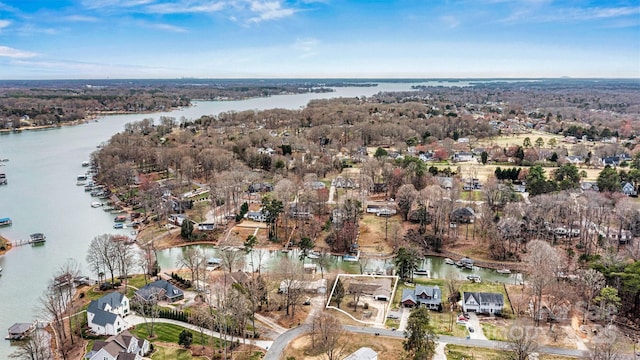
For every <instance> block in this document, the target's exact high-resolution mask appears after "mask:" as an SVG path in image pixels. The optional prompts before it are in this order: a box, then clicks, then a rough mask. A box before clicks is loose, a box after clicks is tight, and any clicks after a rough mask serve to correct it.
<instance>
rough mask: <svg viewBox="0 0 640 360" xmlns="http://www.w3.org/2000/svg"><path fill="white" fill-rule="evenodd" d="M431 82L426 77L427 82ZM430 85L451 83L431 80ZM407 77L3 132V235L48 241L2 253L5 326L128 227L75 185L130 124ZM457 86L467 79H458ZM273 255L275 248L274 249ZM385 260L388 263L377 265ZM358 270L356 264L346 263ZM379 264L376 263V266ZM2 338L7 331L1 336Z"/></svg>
mask: <svg viewBox="0 0 640 360" xmlns="http://www.w3.org/2000/svg"><path fill="white" fill-rule="evenodd" d="M425 84H426V83H425ZM429 84H445V83H442V82H439V83H436V82H431V83H429ZM411 85H413V84H409V83H381V84H380V86H378V87H353V88H338V89H336V92H333V93H325V94H300V95H283V96H273V97H269V98H258V99H250V100H243V101H228V102H213V101H206V102H205V101H203V102H196V103H195V106H193V107H189V108H185V109H181V110H176V111H173V112H165V113H155V114H138V115H114V116H108V117H103V118H100V119H99V121H98V122H91V123H88V124H84V125H78V126H73V127H63V128H58V129H47V130H39V131H23V132H21V133H11V134H3V135H0V159H4V158H8V159H9V160H10V161H9V162H6V163H3V164H4V165H5V166H2V167H0V172H5V173H7V178H8V181H9V184H8V185H7V186H0V218H1V217H11V218H12V220H13V226H11V227H6V228H0V234H2V235H3V236H5V237H7V238H8V239H10V240H13V241H16V240H21V239H27V238H28V237H29V234H31V233H35V232H43V233H44V234H45V235H46V236H47V242H46V244H45V245H44V246H39V247H32V246H28V245H27V246H20V247H15V248H14V249H12V250H11V251H10V252H9V253H8V254H6V255H3V256H0V266H1V267H2V268H3V271H2V273H1V276H0V291H2V293H3V294H4V296H2V298H1V300H0V332H4V331H6V329H8V328H9V326H11V325H12V324H13V323H15V322H31V321H32V320H34V319H35V318H37V317H39V316H40V314H38V312H37V305H38V298H39V296H40V295H41V294H42V292H43V290H44V289H45V288H46V286H47V281H48V280H50V279H51V278H52V274H53V273H54V272H55V271H56V270H57V269H59V268H60V266H61V265H63V264H64V262H65V261H66V259H68V258H73V259H76V260H77V261H78V262H79V263H80V265H81V267H82V269H83V273H84V274H87V275H91V276H93V277H95V275H94V274H89V273H88V271H87V268H86V264H85V255H86V251H87V246H88V243H89V242H90V241H91V240H92V239H93V238H94V237H95V236H97V235H100V234H105V233H113V232H117V231H121V232H123V233H128V231H129V230H114V229H113V228H112V225H113V217H114V215H112V214H109V213H105V212H104V211H102V210H101V209H100V208H97V209H94V208H91V206H90V204H91V202H92V201H95V199H94V198H92V197H90V196H89V194H88V193H85V192H84V191H83V188H82V187H80V186H76V185H75V177H76V175H79V174H83V173H84V172H85V170H86V168H83V167H81V163H82V162H83V161H85V160H88V159H89V156H90V154H91V153H92V152H93V151H95V150H96V146H97V145H99V144H100V143H102V142H105V141H107V140H108V139H109V138H110V137H111V136H112V135H113V134H115V133H117V132H120V131H121V130H122V129H123V126H124V125H125V124H126V123H129V122H134V121H139V120H141V119H143V118H148V117H152V118H155V119H159V117H160V116H172V117H175V118H178V119H179V118H181V117H183V116H184V117H185V118H187V119H196V118H198V117H200V116H202V115H212V114H213V115H215V114H219V113H220V112H223V111H231V110H235V111H243V110H251V109H256V110H261V109H267V108H286V109H299V108H300V107H303V106H304V105H306V104H307V102H308V101H309V100H311V99H319V98H331V97H353V96H371V95H373V94H375V93H377V92H379V91H407V90H410V88H411ZM454 85H456V86H460V85H466V83H463V82H456V83H455V84H454ZM179 251H180V250H178V249H172V250H167V251H165V252H163V253H162V254H161V256H160V257H161V260H162V263H163V264H162V266H163V267H165V268H171V267H175V257H176V256H177V254H178V253H179ZM273 256H275V255H273ZM379 265H381V266H383V265H384V264H379ZM345 266H347V267H349V266H350V267H353V269H352V270H354V271H355V270H356V269H357V265H355V264H354V265H352V264H349V265H345ZM371 267H373V268H374V269H375V268H376V267H377V264H376V265H375V266H373V265H372V266H371ZM2 337H4V335H3V336H2ZM11 352H12V348H11V346H10V345H9V342H8V341H5V340H0V358H7V357H8V355H9V354H10V353H11Z"/></svg>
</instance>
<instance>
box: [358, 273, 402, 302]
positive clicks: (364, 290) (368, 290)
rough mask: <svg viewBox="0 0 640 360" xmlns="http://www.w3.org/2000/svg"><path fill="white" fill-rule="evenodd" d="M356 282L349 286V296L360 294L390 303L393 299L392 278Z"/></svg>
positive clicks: (366, 278)
mask: <svg viewBox="0 0 640 360" xmlns="http://www.w3.org/2000/svg"><path fill="white" fill-rule="evenodd" d="M360 279H361V278H359V279H358V280H354V281H352V282H350V283H349V285H348V286H347V294H355V293H360V294H363V295H369V296H372V297H373V298H374V299H375V300H380V301H389V299H391V288H392V286H393V283H392V281H391V279H390V278H388V277H382V278H370V277H364V280H360Z"/></svg>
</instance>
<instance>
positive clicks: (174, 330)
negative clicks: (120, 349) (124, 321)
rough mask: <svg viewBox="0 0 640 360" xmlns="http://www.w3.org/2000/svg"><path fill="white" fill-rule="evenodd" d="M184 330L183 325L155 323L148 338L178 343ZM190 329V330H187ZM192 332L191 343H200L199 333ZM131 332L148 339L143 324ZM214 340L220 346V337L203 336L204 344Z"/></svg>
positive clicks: (152, 340) (153, 340)
mask: <svg viewBox="0 0 640 360" xmlns="http://www.w3.org/2000/svg"><path fill="white" fill-rule="evenodd" d="M182 330H184V328H183V327H181V326H177V325H173V324H164V323H156V324H155V326H154V335H155V337H154V338H153V339H149V341H151V342H153V343H154V342H166V343H176V344H177V343H178V338H179V337H180V333H181V332H182ZM189 331H191V330H189ZM191 332H192V333H193V345H194V346H195V345H201V342H200V333H199V332H195V331H191ZM131 333H132V334H133V335H135V336H137V337H139V338H144V339H148V338H149V334H147V328H146V326H145V324H140V325H138V326H136V327H135V329H132V330H131ZM212 340H213V341H215V344H216V347H217V348H219V347H220V339H218V338H212V337H210V336H207V335H205V336H204V342H205V346H206V345H208V344H211V341H212Z"/></svg>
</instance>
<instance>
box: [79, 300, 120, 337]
mask: <svg viewBox="0 0 640 360" xmlns="http://www.w3.org/2000/svg"><path fill="white" fill-rule="evenodd" d="M128 314H129V299H127V297H126V296H124V295H123V294H121V293H119V292H117V291H116V292H112V293H109V294H107V295H105V296H103V297H101V298H100V299H98V300H93V301H91V302H90V303H89V307H88V308H87V323H88V325H89V329H91V331H92V332H93V333H94V334H98V335H117V334H119V333H121V332H122V331H123V330H125V329H126V328H127V323H126V322H125V321H124V317H125V316H127V315H128Z"/></svg>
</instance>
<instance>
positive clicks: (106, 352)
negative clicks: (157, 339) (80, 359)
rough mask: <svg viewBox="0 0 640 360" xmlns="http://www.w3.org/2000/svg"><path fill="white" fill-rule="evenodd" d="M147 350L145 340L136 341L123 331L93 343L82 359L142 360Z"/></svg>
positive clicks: (135, 338) (147, 345)
mask: <svg viewBox="0 0 640 360" xmlns="http://www.w3.org/2000/svg"><path fill="white" fill-rule="evenodd" d="M149 350H150V346H149V342H148V341H147V340H145V339H138V338H137V337H135V336H133V335H131V333H129V332H128V331H125V332H123V333H122V334H120V335H117V336H112V337H110V338H109V339H107V340H106V341H95V342H94V343H93V347H92V348H91V350H90V351H89V352H88V353H87V354H86V355H85V356H84V358H85V359H86V360H142V359H143V356H144V355H145V354H147V353H148V352H149Z"/></svg>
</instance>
